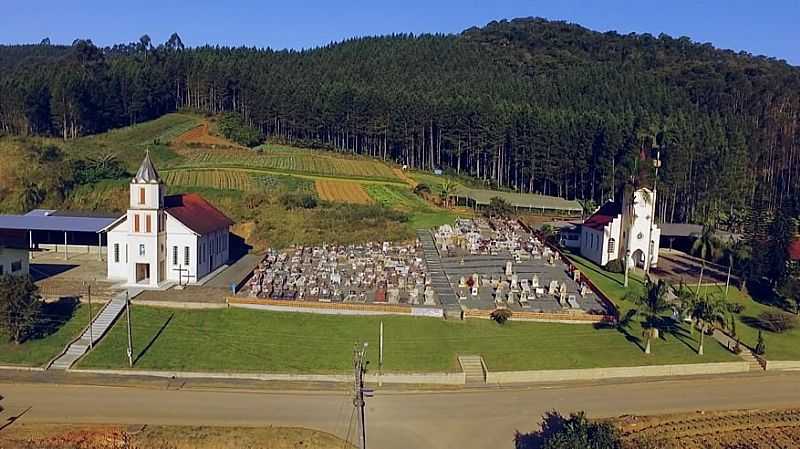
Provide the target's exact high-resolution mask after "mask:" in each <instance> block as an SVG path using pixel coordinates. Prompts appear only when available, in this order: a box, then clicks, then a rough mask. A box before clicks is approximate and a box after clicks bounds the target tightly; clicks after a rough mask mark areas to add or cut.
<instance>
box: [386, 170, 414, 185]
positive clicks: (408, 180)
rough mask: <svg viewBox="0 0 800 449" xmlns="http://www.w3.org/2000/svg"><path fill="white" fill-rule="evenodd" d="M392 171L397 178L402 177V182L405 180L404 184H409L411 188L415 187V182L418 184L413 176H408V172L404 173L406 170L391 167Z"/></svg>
mask: <svg viewBox="0 0 800 449" xmlns="http://www.w3.org/2000/svg"><path fill="white" fill-rule="evenodd" d="M392 172H394V174H395V175H396V176H397V177H398V178H400V179H402V180H403V182H405V183H406V184H408V185H409V186H411V188H412V189H413V188H415V187H416V186H417V184H418V183H417V181H414V179H413V178H411V177H410V176H408V174H406V172H405V171H404V170H403V169H402V168H393V169H392Z"/></svg>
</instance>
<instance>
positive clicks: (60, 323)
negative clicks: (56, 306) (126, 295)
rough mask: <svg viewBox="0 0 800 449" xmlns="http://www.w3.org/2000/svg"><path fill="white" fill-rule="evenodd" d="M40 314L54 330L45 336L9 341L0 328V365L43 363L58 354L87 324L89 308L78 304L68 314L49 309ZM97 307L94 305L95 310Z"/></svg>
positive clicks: (44, 322) (45, 323)
mask: <svg viewBox="0 0 800 449" xmlns="http://www.w3.org/2000/svg"><path fill="white" fill-rule="evenodd" d="M49 309H51V308H50V307H47V306H45V308H44V311H43V313H42V320H43V326H44V327H49V328H51V330H52V331H53V332H52V333H48V334H47V335H45V336H41V337H37V338H33V339H30V340H28V341H26V342H24V343H22V344H19V345H18V344H16V343H11V342H9V341H8V337H7V336H6V335H5V334H4V333H3V331H2V330H0V364H4V365H20V366H42V365H44V364H45V363H47V362H49V361H50V359H52V358H53V357H55V356H56V355H58V354H59V353H60V352H61V351H62V350H63V349H64V347H65V346H66V345H67V343H69V342H70V341H71V340H72V339H73V338H75V337H77V336H78V335H79V334H80V332H81V331H82V330H83V328H85V327H86V326H87V325H88V324H89V308H88V307H87V306H83V305H79V306H78V307H77V309H75V311H74V313H73V314H72V316H71V317H68V316H64V315H61V314H52V313H51V312H48V310H49ZM98 309H99V307H98V306H95V307H94V312H95V313H97V311H98Z"/></svg>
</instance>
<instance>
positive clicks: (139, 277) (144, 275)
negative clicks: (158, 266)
mask: <svg viewBox="0 0 800 449" xmlns="http://www.w3.org/2000/svg"><path fill="white" fill-rule="evenodd" d="M149 279H150V264H149V263H137V264H136V283H137V284H145V283H146V282H143V281H147V280H149Z"/></svg>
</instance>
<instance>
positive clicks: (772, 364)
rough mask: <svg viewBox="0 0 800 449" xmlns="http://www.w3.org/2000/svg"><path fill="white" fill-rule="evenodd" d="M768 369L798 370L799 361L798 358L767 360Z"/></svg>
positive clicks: (799, 368) (799, 367)
mask: <svg viewBox="0 0 800 449" xmlns="http://www.w3.org/2000/svg"><path fill="white" fill-rule="evenodd" d="M767 370H768V371H781V370H787V371H794V370H800V361H798V360H767Z"/></svg>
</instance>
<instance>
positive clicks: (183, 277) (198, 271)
mask: <svg viewBox="0 0 800 449" xmlns="http://www.w3.org/2000/svg"><path fill="white" fill-rule="evenodd" d="M231 225H233V221H232V220H231V219H230V218H228V217H227V216H225V214H223V213H222V212H220V211H219V210H218V209H217V208H215V207H214V206H213V205H211V204H210V203H209V202H208V201H206V200H205V199H203V197H201V196H200V195H197V194H181V195H172V196H166V197H165V196H164V183H163V182H162V181H161V178H160V177H159V175H158V171H157V170H156V168H155V166H154V165H153V162H152V161H151V160H150V154H149V152H148V153H147V154H146V155H145V158H144V161H142V165H141V167H139V171H138V172H137V173H136V176H135V177H134V178H133V179H132V180H131V183H130V206H129V208H128V212H127V213H126V214H125V215H123V216H121V217H119V218H118V219H116V220H115V221H114V222H113V223H111V224H110V225H108V226H107V227H106V228H105V229H103V231H105V232H107V233H108V257H107V259H106V260H107V261H108V262H107V263H108V278H109V279H111V280H114V281H122V282H125V284H126V285H128V286H137V287H145V288H159V287H163V286H164V285H165V284H173V283H178V284H180V285H187V284H196V283H198V282H201V281H202V280H203V278H204V277H206V276H208V275H209V274H212V273H213V272H214V271H215V270H217V269H218V268H219V267H221V266H222V265H224V264H226V263H227V262H228V256H229V253H228V234H229V230H230V226H231Z"/></svg>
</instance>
